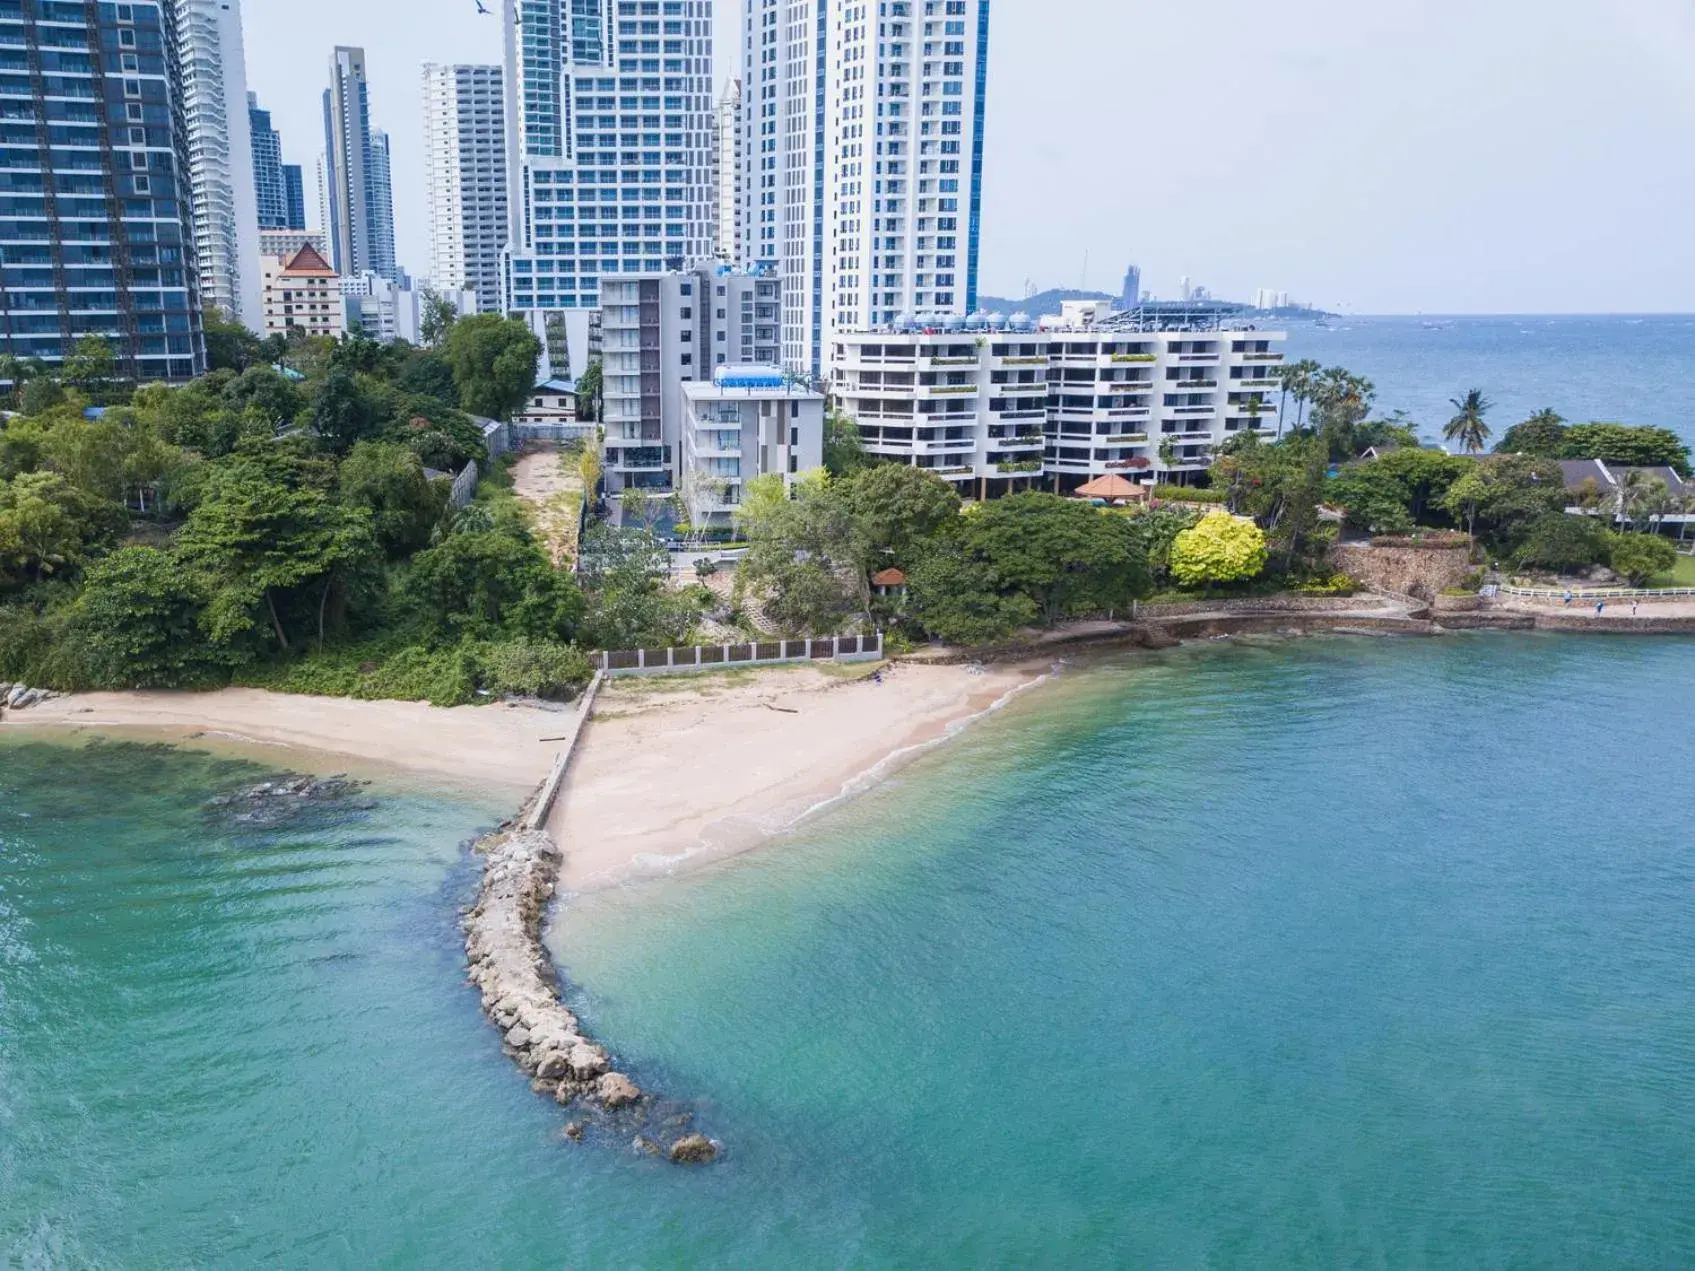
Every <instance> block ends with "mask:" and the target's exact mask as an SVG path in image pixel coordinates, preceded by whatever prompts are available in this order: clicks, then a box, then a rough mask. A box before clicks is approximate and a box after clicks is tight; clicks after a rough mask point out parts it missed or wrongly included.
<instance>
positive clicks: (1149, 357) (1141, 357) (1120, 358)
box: [1107, 353, 1159, 362]
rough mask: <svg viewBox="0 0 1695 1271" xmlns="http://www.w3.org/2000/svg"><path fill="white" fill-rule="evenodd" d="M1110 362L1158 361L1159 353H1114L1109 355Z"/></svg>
mask: <svg viewBox="0 0 1695 1271" xmlns="http://www.w3.org/2000/svg"><path fill="white" fill-rule="evenodd" d="M1107 360H1108V361H1109V362H1157V361H1159V354H1157V353H1113V354H1109V355H1108V357H1107Z"/></svg>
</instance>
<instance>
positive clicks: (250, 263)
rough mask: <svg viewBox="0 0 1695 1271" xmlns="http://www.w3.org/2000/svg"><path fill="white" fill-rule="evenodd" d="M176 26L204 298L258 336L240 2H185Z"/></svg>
mask: <svg viewBox="0 0 1695 1271" xmlns="http://www.w3.org/2000/svg"><path fill="white" fill-rule="evenodd" d="M178 20H179V22H180V24H181V39H182V81H183V91H182V98H183V114H184V116H185V118H186V119H187V121H188V179H189V187H190V189H192V190H193V192H194V244H195V254H196V257H197V259H198V261H199V264H200V298H201V301H202V303H203V304H206V305H217V306H218V308H220V309H222V310H223V311H224V313H225V315H226V316H228V317H231V318H234V319H235V320H237V321H239V322H243V323H245V324H246V325H247V326H248V327H250V328H252V329H253V330H258V329H259V327H260V326H261V325H262V324H263V321H264V317H263V314H262V312H261V309H260V292H261V287H260V279H259V211H258V200H257V197H256V195H255V193H254V172H253V144H252V134H251V130H250V129H251V124H250V121H249V116H248V114H247V111H246V109H245V105H246V102H247V62H246V55H245V53H244V51H243V47H242V39H241V0H180V3H179V6H178Z"/></svg>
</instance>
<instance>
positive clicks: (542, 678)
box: [472, 640, 594, 700]
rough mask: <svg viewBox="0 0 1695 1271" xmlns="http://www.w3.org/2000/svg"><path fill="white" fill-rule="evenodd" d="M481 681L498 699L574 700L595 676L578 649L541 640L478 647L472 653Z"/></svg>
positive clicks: (511, 641)
mask: <svg viewBox="0 0 1695 1271" xmlns="http://www.w3.org/2000/svg"><path fill="white" fill-rule="evenodd" d="M472 656H473V659H474V661H475V663H476V667H477V670H478V672H479V675H478V678H479V680H480V681H481V686H482V688H483V689H485V690H486V691H488V692H490V693H493V694H495V695H496V696H521V697H545V698H551V699H555V700H557V699H563V698H567V697H570V696H572V695H573V694H574V693H575V692H576V691H577V690H578V689H580V688H582V686H583V685H584V684H586V683H588V681H589V678H590V677H591V676H592V675H593V674H594V668H593V667H592V666H591V665H590V663H589V659H588V655H587V654H585V653H584V652H583V651H582V650H581V649H578V648H577V647H576V646H575V645H569V644H555V643H552V642H548V641H540V640H505V641H500V642H498V643H490V644H479V645H477V646H475V649H474V651H473V655H472Z"/></svg>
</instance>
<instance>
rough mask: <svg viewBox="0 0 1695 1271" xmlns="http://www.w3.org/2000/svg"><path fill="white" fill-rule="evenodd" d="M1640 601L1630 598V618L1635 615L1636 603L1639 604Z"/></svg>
mask: <svg viewBox="0 0 1695 1271" xmlns="http://www.w3.org/2000/svg"><path fill="white" fill-rule="evenodd" d="M1641 603H1642V602H1641V601H1640V600H1632V601H1631V602H1630V616H1631V617H1632V618H1634V617H1635V616H1636V607H1637V606H1638V605H1640V604H1641Z"/></svg>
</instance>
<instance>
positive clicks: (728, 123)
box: [712, 79, 746, 267]
mask: <svg viewBox="0 0 1695 1271" xmlns="http://www.w3.org/2000/svg"><path fill="white" fill-rule="evenodd" d="M712 179H713V180H714V182H716V184H717V187H718V213H717V214H718V228H717V235H716V239H717V249H718V258H719V259H720V260H725V261H728V262H729V263H730V264H732V265H735V266H737V267H740V266H742V265H743V264H745V263H746V262H745V260H744V259H743V249H744V244H743V241H742V82H741V80H739V79H732V80H730V81H728V82H727V83H726V84H725V85H724V92H723V94H722V95H721V96H720V97H719V98H718V135H717V145H716V146H715V147H714V148H713V152H712Z"/></svg>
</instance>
